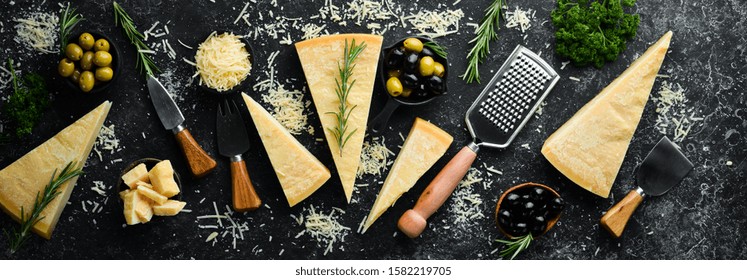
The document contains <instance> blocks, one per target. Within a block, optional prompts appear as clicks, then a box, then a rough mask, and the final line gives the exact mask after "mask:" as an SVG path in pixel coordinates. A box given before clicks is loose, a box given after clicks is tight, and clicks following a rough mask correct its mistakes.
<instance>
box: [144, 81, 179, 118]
mask: <svg viewBox="0 0 747 280" xmlns="http://www.w3.org/2000/svg"><path fill="white" fill-rule="evenodd" d="M148 91H149V92H150V100H151V101H153V106H154V107H156V113H158V118H159V119H161V123H163V126H164V127H165V128H166V129H168V130H172V129H174V128H175V127H177V126H179V125H180V124H182V122H184V116H183V115H182V112H181V111H179V107H177V106H176V103H175V102H174V100H173V99H171V97H170V96H169V93H168V91H166V88H164V87H163V85H162V84H161V82H159V81H158V80H156V78H155V77H153V76H148Z"/></svg>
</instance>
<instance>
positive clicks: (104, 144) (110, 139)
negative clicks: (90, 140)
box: [93, 124, 123, 161]
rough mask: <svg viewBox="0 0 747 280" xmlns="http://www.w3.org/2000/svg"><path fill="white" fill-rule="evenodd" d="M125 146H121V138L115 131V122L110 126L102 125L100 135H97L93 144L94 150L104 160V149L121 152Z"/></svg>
mask: <svg viewBox="0 0 747 280" xmlns="http://www.w3.org/2000/svg"><path fill="white" fill-rule="evenodd" d="M122 148H123V147H120V146H119V139H117V135H116V134H115V133H114V124H111V125H109V126H106V125H102V126H101V130H100V131H99V136H98V137H96V142H94V145H93V151H94V152H95V153H96V154H97V155H98V156H99V160H100V161H103V160H104V157H103V156H102V150H104V151H109V154H114V153H115V152H119V151H121V150H122Z"/></svg>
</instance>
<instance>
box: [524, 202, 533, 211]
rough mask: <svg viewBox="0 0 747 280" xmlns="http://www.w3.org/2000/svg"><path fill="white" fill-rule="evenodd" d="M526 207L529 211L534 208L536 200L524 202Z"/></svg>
mask: <svg viewBox="0 0 747 280" xmlns="http://www.w3.org/2000/svg"><path fill="white" fill-rule="evenodd" d="M524 209H525V210H527V212H529V211H532V210H534V202H531V201H528V202H527V203H524Z"/></svg>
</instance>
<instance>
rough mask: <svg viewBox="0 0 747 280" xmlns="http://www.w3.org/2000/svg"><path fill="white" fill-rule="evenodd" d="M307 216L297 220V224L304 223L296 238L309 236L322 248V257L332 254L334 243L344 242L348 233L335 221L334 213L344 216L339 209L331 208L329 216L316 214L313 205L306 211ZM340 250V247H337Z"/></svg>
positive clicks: (346, 228)
mask: <svg viewBox="0 0 747 280" xmlns="http://www.w3.org/2000/svg"><path fill="white" fill-rule="evenodd" d="M307 212H308V214H306V216H305V217H299V218H297V222H298V223H299V224H301V223H304V227H305V229H304V230H303V231H301V232H300V233H298V234H297V235H296V238H299V237H301V236H303V235H304V234H308V235H310V236H311V237H312V238H314V239H316V242H317V244H318V245H321V246H324V248H325V249H324V255H325V256H326V255H327V253H329V252H332V249H333V248H334V246H335V242H337V241H340V242H345V236H347V235H348V233H349V232H350V228H349V227H346V226H343V225H341V224H340V222H339V221H337V216H335V212H338V213H340V214H345V211H343V210H342V209H340V208H336V207H334V208H332V210H331V211H330V213H329V214H324V213H322V212H321V211H319V212H317V211H316V209H315V208H314V205H310V206H309V208H308V209H307ZM339 248H340V249H341V250H344V249H342V246H340V247H339Z"/></svg>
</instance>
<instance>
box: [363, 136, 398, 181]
mask: <svg viewBox="0 0 747 280" xmlns="http://www.w3.org/2000/svg"><path fill="white" fill-rule="evenodd" d="M378 139H381V141H380V142H376V141H377V140H378ZM389 156H394V153H393V152H392V151H391V150H389V149H388V148H387V147H386V146H385V145H384V137H374V138H373V142H368V140H366V141H365V142H363V149H362V151H361V164H360V165H359V166H358V174H357V175H358V178H361V177H363V175H365V174H368V175H375V176H381V174H382V173H384V172H386V170H387V167H389V166H391V165H392V163H394V162H393V161H389V160H388V158H389Z"/></svg>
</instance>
